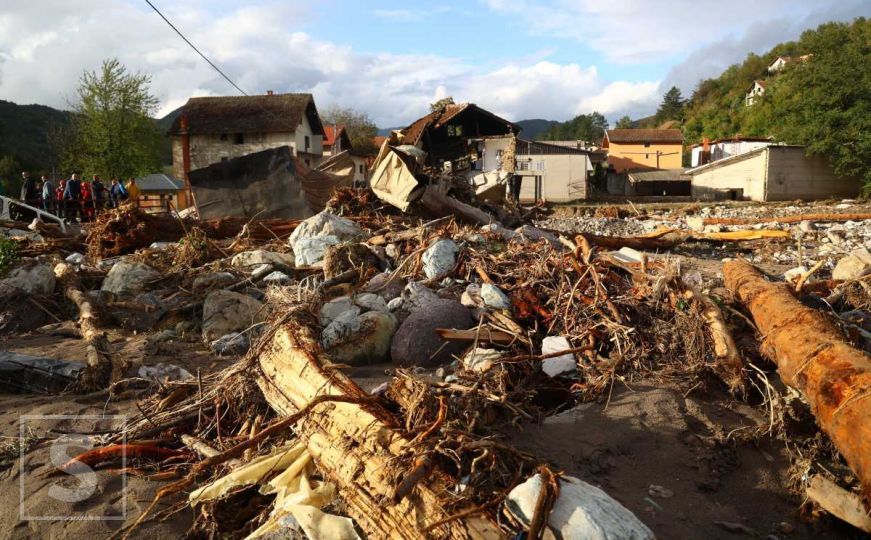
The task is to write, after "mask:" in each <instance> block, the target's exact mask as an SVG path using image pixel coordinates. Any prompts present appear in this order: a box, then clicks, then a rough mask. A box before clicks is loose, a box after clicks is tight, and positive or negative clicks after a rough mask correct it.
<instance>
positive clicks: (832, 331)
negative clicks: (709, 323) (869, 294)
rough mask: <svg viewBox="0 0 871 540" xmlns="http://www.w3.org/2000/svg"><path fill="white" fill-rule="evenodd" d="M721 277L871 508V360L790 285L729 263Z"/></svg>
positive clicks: (743, 263) (741, 263) (743, 265)
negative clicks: (745, 310) (741, 304)
mask: <svg viewBox="0 0 871 540" xmlns="http://www.w3.org/2000/svg"><path fill="white" fill-rule="evenodd" d="M723 275H724V278H725V282H726V287H727V288H728V289H729V290H730V291H732V293H733V294H735V295H736V296H737V298H738V299H739V300H741V302H742V303H744V305H746V306H747V307H748V308H749V309H750V312H751V313H752V314H753V319H754V320H755V321H756V325H757V327H758V328H759V332H760V333H761V334H762V335H763V336H764V338H763V342H762V351H763V353H764V354H765V355H766V356H768V357H770V358H771V359H772V360H774V362H776V363H777V369H778V372H779V373H780V375H781V377H782V378H783V381H784V382H785V383H786V384H788V385H790V386H792V387H794V388H796V389H798V390H800V391H801V392H802V394H804V396H805V399H807V401H808V403H810V405H811V409H812V411H813V413H814V416H815V417H816V419H817V423H818V424H819V426H820V427H821V428H822V430H823V431H825V432H826V433H827V434H828V435H829V437H830V438H831V439H832V442H833V443H834V444H835V447H836V448H837V449H838V451H839V452H840V453H841V455H842V456H844V459H845V460H846V462H847V464H848V465H849V466H850V467H851V468H852V469H853V471H854V472H855V473H856V476H857V478H858V479H859V484H860V485H861V487H862V496H863V498H864V500H865V504H866V507H871V504H869V503H871V356H869V355H868V354H867V353H865V352H863V351H860V350H859V349H856V348H853V347H851V346H850V345H849V344H848V343H847V342H846V340H845V339H844V337H843V335H842V334H841V332H840V331H838V329H837V328H836V327H835V326H834V324H832V323H831V322H829V320H828V319H826V318H825V317H824V316H823V315H822V314H821V313H820V312H818V311H817V310H815V309H811V308H809V307H806V306H804V305H803V304H802V303H801V302H799V301H798V300H796V299H795V297H794V296H793V295H792V293H791V292H790V290H789V288H788V287H787V285H785V284H782V283H771V282H769V281H767V280H766V279H765V278H764V277H763V275H762V274H761V273H760V272H759V271H758V270H757V269H756V268H755V267H753V265H751V264H750V263H748V262H746V261H743V260H736V261H730V262H727V263H725V264H724V265H723Z"/></svg>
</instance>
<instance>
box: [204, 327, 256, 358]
mask: <svg viewBox="0 0 871 540" xmlns="http://www.w3.org/2000/svg"><path fill="white" fill-rule="evenodd" d="M209 348H210V349H212V352H214V353H215V354H216V355H218V356H242V355H243V354H245V353H247V352H248V349H250V348H251V339H250V338H249V337H248V334H243V333H239V332H233V333H230V334H227V335H225V336H221V337H219V338H218V339H216V340H215V341H213V342H211V343H209Z"/></svg>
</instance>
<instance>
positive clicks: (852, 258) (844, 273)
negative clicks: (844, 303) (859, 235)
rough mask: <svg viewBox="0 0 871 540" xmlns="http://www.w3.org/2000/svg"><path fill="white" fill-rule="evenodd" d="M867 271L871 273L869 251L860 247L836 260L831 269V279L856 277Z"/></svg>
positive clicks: (870, 254)
mask: <svg viewBox="0 0 871 540" xmlns="http://www.w3.org/2000/svg"><path fill="white" fill-rule="evenodd" d="M868 273H871V252H869V251H868V250H867V249H865V248H860V249H857V250H855V251H853V252H851V253H850V254H849V255H847V256H846V257H844V258H843V259H841V260H840V261H838V264H837V265H835V269H834V270H833V271H832V279H839V280H847V279H856V278H860V277H862V276H864V275H866V274H868Z"/></svg>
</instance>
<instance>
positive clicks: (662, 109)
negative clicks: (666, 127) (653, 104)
mask: <svg viewBox="0 0 871 540" xmlns="http://www.w3.org/2000/svg"><path fill="white" fill-rule="evenodd" d="M685 105H686V100H685V99H684V98H683V96H682V95H681V93H680V89H679V88H678V87H677V86H672V87H671V88H669V90H668V92H666V93H665V95H664V96H662V103H661V104H660V105H659V109H657V110H656V121H657V122H660V123H661V122H666V121H668V120H677V121H679V122H680V121H683V119H684V106H685Z"/></svg>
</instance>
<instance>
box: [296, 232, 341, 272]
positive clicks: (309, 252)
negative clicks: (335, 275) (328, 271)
mask: <svg viewBox="0 0 871 540" xmlns="http://www.w3.org/2000/svg"><path fill="white" fill-rule="evenodd" d="M341 243H342V241H341V240H339V237H337V236H333V235H331V234H328V235H324V236H317V237H315V238H300V239H299V240H297V241H296V242H295V243H294V244H293V253H294V254H295V255H296V259H295V262H296V266H318V265H320V264H321V263H322V262H323V260H324V256H325V255H326V253H327V250H328V249H329V248H330V247H332V246H337V245H339V244H341Z"/></svg>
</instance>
